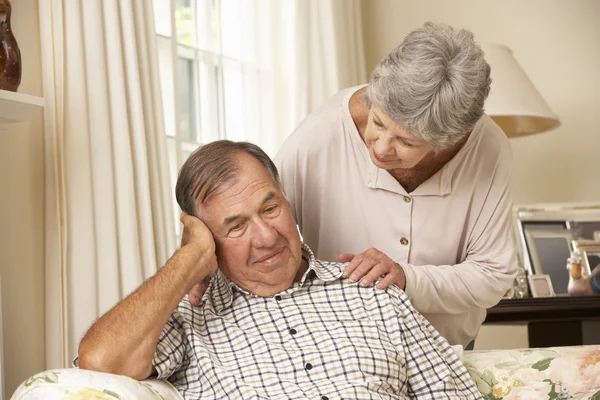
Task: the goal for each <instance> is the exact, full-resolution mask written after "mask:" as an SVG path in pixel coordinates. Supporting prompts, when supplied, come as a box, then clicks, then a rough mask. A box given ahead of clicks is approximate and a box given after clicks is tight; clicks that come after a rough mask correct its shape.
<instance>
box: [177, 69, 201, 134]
mask: <svg viewBox="0 0 600 400" xmlns="http://www.w3.org/2000/svg"><path fill="white" fill-rule="evenodd" d="M178 62H179V131H180V132H181V140H185V141H190V142H192V141H196V140H197V136H196V99H195V95H194V91H195V89H194V88H195V85H194V81H195V80H194V61H193V60H189V59H187V58H179V59H178Z"/></svg>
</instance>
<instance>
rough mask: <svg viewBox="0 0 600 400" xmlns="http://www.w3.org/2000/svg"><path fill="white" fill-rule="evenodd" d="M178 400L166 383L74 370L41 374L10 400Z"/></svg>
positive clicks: (178, 396)
mask: <svg viewBox="0 0 600 400" xmlns="http://www.w3.org/2000/svg"><path fill="white" fill-rule="evenodd" d="M42 399H44V400H134V399H148V400H181V396H180V395H179V392H177V390H175V388H173V386H171V385H170V384H169V383H168V382H166V381H160V380H155V379H147V380H145V381H142V382H140V381H136V380H135V379H131V378H128V377H126V376H120V375H112V374H105V373H102V372H92V371H86V370H80V369H76V368H70V369H57V370H50V371H45V372H41V373H39V374H36V375H34V376H32V377H31V378H29V379H27V380H26V381H25V382H23V383H22V384H21V386H19V388H18V389H17V390H16V392H15V393H14V394H13V396H12V397H11V400H42Z"/></svg>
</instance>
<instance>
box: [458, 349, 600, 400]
mask: <svg viewBox="0 0 600 400" xmlns="http://www.w3.org/2000/svg"><path fill="white" fill-rule="evenodd" d="M463 362H464V364H465V366H466V367H467V370H468V371H469V373H470V374H471V377H472V378H473V380H474V381H475V383H476V384H477V388H478V389H479V391H480V392H481V393H482V394H483V396H484V399H485V400H517V399H527V400H538V399H539V400H555V399H557V400H562V399H574V400H584V399H585V400H588V399H589V400H600V346H569V347H554V348H544V349H526V350H502V351H497V350H495V351H473V352H465V353H464V355H463Z"/></svg>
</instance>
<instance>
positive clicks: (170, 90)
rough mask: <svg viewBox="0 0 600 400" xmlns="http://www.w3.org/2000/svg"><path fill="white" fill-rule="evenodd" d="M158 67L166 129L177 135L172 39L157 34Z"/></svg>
mask: <svg viewBox="0 0 600 400" xmlns="http://www.w3.org/2000/svg"><path fill="white" fill-rule="evenodd" d="M157 45H158V46H157V47H158V69H159V74H160V87H161V91H162V102H163V111H164V114H165V130H166V132H167V135H169V136H175V90H174V89H175V88H174V87H173V86H174V84H173V78H174V75H173V53H172V52H171V39H169V38H166V37H162V36H157Z"/></svg>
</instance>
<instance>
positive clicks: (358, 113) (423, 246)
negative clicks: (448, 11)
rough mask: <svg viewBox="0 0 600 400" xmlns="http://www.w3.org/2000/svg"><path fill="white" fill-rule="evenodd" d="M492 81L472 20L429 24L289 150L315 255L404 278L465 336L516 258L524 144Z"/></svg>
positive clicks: (418, 304) (287, 162)
mask: <svg viewBox="0 0 600 400" xmlns="http://www.w3.org/2000/svg"><path fill="white" fill-rule="evenodd" d="M490 83H491V79H490V66H489V65H488V63H487V62H486V61H485V59H484V54H483V52H482V50H481V48H480V47H479V46H478V45H477V44H476V42H475V41H474V39H473V34H472V33H471V32H469V31H466V30H456V29H454V28H452V27H449V26H445V25H437V24H432V23H427V24H425V25H424V26H423V27H422V28H420V29H416V30H414V31H412V32H411V33H410V34H409V35H408V36H407V37H406V38H405V39H404V40H403V41H402V43H400V45H399V46H398V47H397V48H396V49H394V50H393V51H392V52H391V53H390V54H389V55H388V56H387V57H385V58H384V59H383V60H382V61H381V62H380V63H379V64H378V65H377V67H376V68H375V70H374V71H373V72H372V74H371V79H370V81H369V83H368V85H366V86H359V87H354V88H350V89H346V90H343V91H342V92H340V93H338V94H336V95H335V96H333V97H332V98H331V99H330V100H328V101H327V102H326V103H325V104H324V105H323V106H322V107H321V108H319V109H318V110H316V111H315V112H314V113H313V114H311V115H310V116H308V117H307V118H306V119H305V120H304V121H303V122H302V123H301V124H300V126H299V127H298V128H297V129H296V130H295V132H293V134H292V135H291V136H290V137H289V138H288V139H287V141H286V142H285V144H284V145H283V147H282V148H281V150H280V152H279V154H278V155H277V157H276V164H277V166H278V168H279V171H280V173H281V177H282V180H283V185H284V189H285V192H286V194H287V196H288V198H289V201H290V203H291V206H292V210H293V212H294V213H295V217H296V221H297V222H298V226H299V228H300V231H301V233H302V236H303V239H304V241H305V242H306V243H307V244H308V245H309V246H310V247H311V248H312V249H313V251H314V252H315V254H316V256H317V257H318V258H321V259H324V260H335V259H336V258H337V259H338V260H340V261H350V260H351V262H350V263H349V264H348V266H347V267H346V269H345V271H344V276H345V277H348V278H349V279H351V280H353V281H358V280H360V284H362V285H365V286H366V285H370V284H372V283H373V282H376V284H377V286H378V287H379V288H381V289H384V288H386V287H388V286H389V285H390V284H396V285H398V286H399V287H400V288H402V289H404V290H405V291H406V293H407V295H408V297H409V298H410V299H411V301H412V302H413V304H414V306H415V308H416V309H417V310H419V311H420V312H421V313H423V315H424V316H425V317H426V318H427V319H428V320H429V321H430V322H431V323H432V325H433V326H434V327H435V328H436V329H437V330H438V331H439V332H440V333H441V334H442V335H444V336H445V337H446V339H448V341H449V342H450V343H451V344H462V345H463V346H467V345H469V344H471V345H472V341H473V340H474V338H475V337H476V335H477V332H478V331H479V328H480V326H481V323H482V322H483V320H484V319H485V315H486V311H485V310H486V308H489V307H491V306H493V305H495V304H496V303H497V302H498V301H499V300H500V298H501V297H502V295H503V294H504V293H505V292H506V291H507V290H508V289H509V288H510V286H511V284H512V282H513V280H514V277H515V274H516V268H517V267H516V254H515V247H514V244H513V236H512V230H511V229H512V228H511V203H512V198H511V175H512V164H513V162H512V153H511V149H510V145H509V142H508V139H507V138H506V136H505V135H504V133H503V132H502V130H501V129H500V128H499V127H498V126H497V125H496V124H495V123H494V122H493V121H492V120H491V119H490V118H489V117H488V116H487V115H485V114H484V109H483V105H484V102H485V99H486V98H487V96H488V93H489V91H490ZM380 278H381V279H380Z"/></svg>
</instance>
